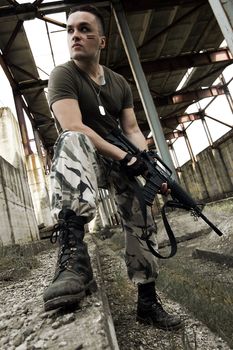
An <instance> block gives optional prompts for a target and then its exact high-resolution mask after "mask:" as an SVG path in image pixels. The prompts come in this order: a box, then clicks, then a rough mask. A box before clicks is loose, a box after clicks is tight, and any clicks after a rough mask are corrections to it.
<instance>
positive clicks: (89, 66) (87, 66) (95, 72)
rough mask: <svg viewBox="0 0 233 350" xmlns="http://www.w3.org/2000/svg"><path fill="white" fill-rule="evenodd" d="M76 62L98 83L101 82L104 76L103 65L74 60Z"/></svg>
mask: <svg viewBox="0 0 233 350" xmlns="http://www.w3.org/2000/svg"><path fill="white" fill-rule="evenodd" d="M74 63H75V64H76V65H77V66H78V67H79V68H80V69H81V70H83V71H84V72H85V73H86V74H87V75H88V76H89V77H90V78H91V79H92V80H94V81H95V82H96V83H97V84H101V81H102V79H103V78H102V77H103V74H104V73H103V67H102V66H101V65H100V64H99V63H98V62H95V63H93V62H92V63H91V62H85V61H77V60H74Z"/></svg>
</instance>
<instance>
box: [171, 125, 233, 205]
mask: <svg viewBox="0 0 233 350" xmlns="http://www.w3.org/2000/svg"><path fill="white" fill-rule="evenodd" d="M178 176H179V178H180V182H181V184H182V185H183V186H184V187H185V188H186V190H187V191H188V192H189V193H191V194H192V197H193V198H195V199H199V200H204V201H206V202H209V201H214V200H217V199H223V198H226V197H229V196H232V195H233V131H229V132H228V133H227V134H226V135H224V136H223V137H222V138H221V139H220V140H218V141H216V142H215V143H214V145H213V147H208V148H206V149H205V150H203V151H202V152H201V153H199V154H198V155H197V162H196V163H193V162H192V161H191V160H190V161H189V162H187V163H185V164H184V165H183V166H182V167H181V172H179V174H178Z"/></svg>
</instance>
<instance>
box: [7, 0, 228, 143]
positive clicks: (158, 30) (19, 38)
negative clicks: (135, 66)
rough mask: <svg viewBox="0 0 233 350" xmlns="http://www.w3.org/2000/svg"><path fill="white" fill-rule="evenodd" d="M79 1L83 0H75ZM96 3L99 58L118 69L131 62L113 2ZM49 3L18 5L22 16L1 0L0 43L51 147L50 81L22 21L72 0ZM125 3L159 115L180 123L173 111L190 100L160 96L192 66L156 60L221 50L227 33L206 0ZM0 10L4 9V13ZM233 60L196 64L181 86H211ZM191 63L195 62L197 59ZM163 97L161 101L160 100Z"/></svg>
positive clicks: (140, 117) (140, 114)
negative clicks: (102, 29)
mask: <svg viewBox="0 0 233 350" xmlns="http://www.w3.org/2000/svg"><path fill="white" fill-rule="evenodd" d="M81 2H83V1H76V2H75V3H76V4H78V3H81ZM95 3H96V4H97V5H98V6H101V7H102V9H103V14H104V16H105V20H106V24H107V28H108V47H107V49H106V50H105V51H104V52H103V54H102V58H101V62H102V64H106V65H108V66H109V67H111V68H112V69H114V70H116V71H118V70H119V71H120V69H121V67H123V66H124V65H128V62H127V58H126V54H125V52H124V49H123V45H122V43H121V39H120V35H119V33H118V31H117V27H116V24H115V22H114V18H113V15H112V12H111V9H110V7H109V3H108V2H103V1H96V2H95ZM49 5H50V8H48V4H47V3H46V2H45V1H44V2H43V1H42V2H40V1H38V6H37V7H35V6H34V7H32V5H30V6H28V9H27V10H26V9H24V11H23V8H22V7H21V10H20V11H18V10H17V11H18V12H17V13H18V16H17V17H16V16H15V13H16V12H15V9H13V8H14V7H15V6H14V5H13V2H12V5H10V6H9V2H8V1H6V0H0V49H1V50H2V53H3V58H4V60H5V62H6V63H7V66H8V67H9V69H10V71H11V73H12V76H13V78H14V80H15V83H16V86H17V89H20V91H21V93H22V94H23V96H24V98H25V100H26V102H27V104H28V106H29V109H30V112H31V114H32V116H33V118H34V121H35V126H36V128H38V130H39V132H40V135H42V138H43V142H44V145H45V147H50V146H51V145H52V144H53V143H54V141H55V139H56V136H57V132H56V129H55V126H54V123H53V118H52V115H51V113H50V110H49V107H48V104H47V99H46V95H45V93H44V90H43V88H44V85H45V84H46V82H41V81H40V79H39V74H38V70H37V67H36V64H35V60H34V58H33V55H32V52H31V49H30V45H29V42H28V40H27V37H26V33H25V31H24V28H23V26H20V22H18V21H19V20H21V19H22V20H24V19H25V18H35V16H36V15H37V14H38V13H39V12H40V13H41V8H40V6H41V7H42V6H43V12H44V14H46V13H47V12H48V13H53V11H54V12H58V11H59V9H60V8H61V6H63V7H64V8H66V7H67V6H68V5H69V3H68V2H67V1H64V2H62V1H55V2H53V1H50V3H49ZM123 5H124V6H125V9H126V14H127V20H128V24H129V27H130V29H131V32H132V35H133V38H134V41H135V44H136V47H137V48H138V53H139V56H140V60H141V62H142V63H146V62H151V63H153V66H152V69H151V71H149V72H147V75H146V76H147V80H148V84H149V87H150V89H151V92H152V95H153V96H154V98H155V104H156V99H157V100H158V103H157V110H158V114H159V117H160V118H161V120H163V118H167V117H168V116H171V120H170V124H169V130H170V128H176V126H177V121H176V120H175V119H172V116H173V115H175V114H177V110H178V111H179V113H183V112H184V111H185V110H186V108H187V105H189V104H191V103H192V101H191V100H190V102H187V101H186V102H183V103H179V104H171V103H169V104H168V103H167V104H166V99H163V100H161V99H160V100H159V97H160V98H162V97H167V98H168V97H169V96H172V94H174V93H175V91H176V89H177V86H178V84H179V82H180V81H181V79H182V78H183V76H184V75H185V73H186V71H187V69H188V68H189V67H188V66H187V67H182V68H180V69H166V70H161V71H159V69H156V65H158V62H159V60H161V59H163V60H165V61H166V60H168V59H173V61H174V62H175V61H177V62H179V60H180V59H181V57H184V56H187V55H189V57H192V55H194V54H196V53H200V52H206V51H207V52H209V51H213V50H217V49H218V48H219V46H220V44H221V43H222V41H223V39H224V38H223V35H222V32H221V30H220V28H219V26H218V24H217V22H216V19H215V17H214V15H213V12H212V10H211V8H210V6H209V3H208V1H207V0H201V1H191V0H186V1H185V0H183V1H182V0H180V1H179V0H174V1H169V0H164V1H161V0H160V1H159V0H158V1H150V0H147V1H143V2H139V3H137V2H133V1H132V0H131V1H126V0H125V1H123ZM18 9H19V7H18ZM1 11H3V12H2V14H1ZM7 11H8V12H7ZM46 11H47V12H46ZM17 25H18V26H19V27H20V29H19V30H18V32H17V35H16V37H15V40H12V41H11V45H10V46H9V47H8V46H7V45H8V42H9V40H10V38H11V37H12V35H14V34H13V33H14V29H15V28H16V26H17ZM65 44H66V43H64V45H65ZM231 62H232V61H225V62H221V63H211V61H210V62H209V64H208V65H203V66H198V67H196V68H195V69H193V71H192V73H191V75H190V77H189V79H188V81H187V82H186V85H185V87H183V89H182V91H183V92H184V91H193V90H195V89H200V88H201V87H203V86H205V87H206V86H207V87H208V86H211V85H212V84H213V82H214V81H215V80H216V78H217V77H218V76H219V74H220V72H221V71H222V70H223V69H224V68H225V67H226V66H227V65H228V64H229V63H231ZM193 64H194V65H195V60H194V62H193ZM153 67H154V68H153ZM128 79H129V81H132V79H133V78H132V76H131V74H129V76H128ZM34 83H35V84H34ZM132 91H133V95H134V99H135V103H137V101H138V100H139V96H138V92H137V90H136V87H135V85H134V83H133V82H132ZM159 101H160V103H159ZM161 101H163V103H162V104H161ZM136 114H137V118H138V120H139V123H140V124H143V128H144V131H145V132H146V131H148V130H147V129H148V127H146V126H145V125H146V124H147V123H146V117H145V114H144V112H143V111H142V110H140V107H139V109H136ZM167 131H168V129H167V127H165V126H164V132H165V133H166V132H167Z"/></svg>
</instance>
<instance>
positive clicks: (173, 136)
mask: <svg viewBox="0 0 233 350" xmlns="http://www.w3.org/2000/svg"><path fill="white" fill-rule="evenodd" d="M182 136H184V132H183V131H182V130H176V131H172V132H168V133H166V134H165V139H166V140H173V139H178V138H179V137H182Z"/></svg>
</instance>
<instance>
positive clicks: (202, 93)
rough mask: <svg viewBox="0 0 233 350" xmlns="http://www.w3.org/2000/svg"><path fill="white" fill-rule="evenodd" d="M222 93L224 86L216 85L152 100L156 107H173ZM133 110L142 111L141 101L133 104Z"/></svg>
mask: <svg viewBox="0 0 233 350" xmlns="http://www.w3.org/2000/svg"><path fill="white" fill-rule="evenodd" d="M224 93H225V90H224V85H216V86H211V87H209V88H206V89H197V90H194V91H186V92H182V93H175V94H171V95H169V96H164V97H156V98H154V103H155V105H156V106H157V107H160V106H166V105H175V104H179V103H185V102H188V101H189V102H190V104H191V103H194V102H195V101H199V100H201V99H202V98H206V97H214V96H218V95H224ZM134 109H135V111H140V110H142V109H143V108H142V103H141V101H135V102H134Z"/></svg>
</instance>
